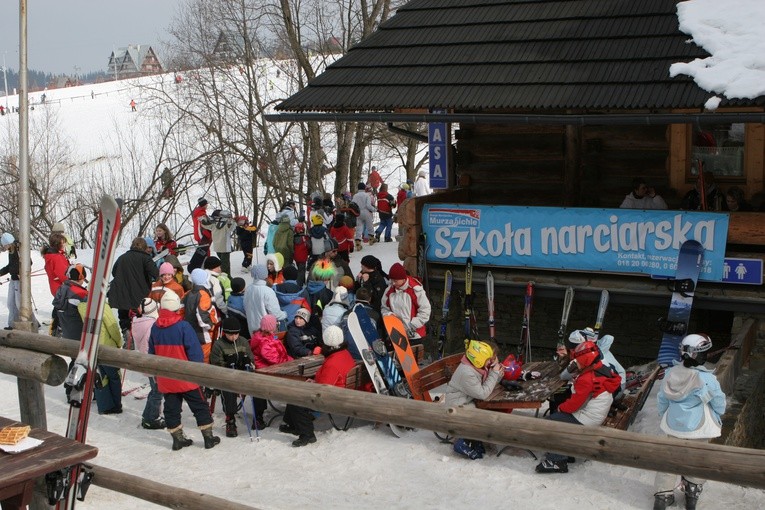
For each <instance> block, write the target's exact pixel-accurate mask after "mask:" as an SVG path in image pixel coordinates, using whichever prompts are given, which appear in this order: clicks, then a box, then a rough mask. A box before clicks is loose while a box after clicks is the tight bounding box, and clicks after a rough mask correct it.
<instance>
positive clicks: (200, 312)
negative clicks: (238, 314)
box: [181, 268, 220, 363]
mask: <svg viewBox="0 0 765 510" xmlns="http://www.w3.org/2000/svg"><path fill="white" fill-rule="evenodd" d="M191 283H193V284H194V286H193V287H192V288H191V290H190V291H188V292H187V293H186V295H185V296H183V300H182V301H181V302H182V303H183V314H184V315H183V318H184V320H185V321H186V322H188V323H189V324H190V325H191V328H192V329H193V330H194V333H196V335H197V339H198V340H199V345H201V346H202V352H203V354H204V360H205V363H207V362H208V360H209V358H210V348H211V347H212V341H213V339H214V338H215V337H216V334H215V333H216V331H217V327H218V325H219V324H220V316H219V315H218V310H217V308H216V307H215V302H214V301H213V295H212V292H211V291H210V288H209V285H210V283H209V276H208V274H207V271H205V270H204V269H200V268H196V269H194V270H193V271H192V272H191Z"/></svg>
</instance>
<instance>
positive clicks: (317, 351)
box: [313, 346, 321, 355]
mask: <svg viewBox="0 0 765 510" xmlns="http://www.w3.org/2000/svg"><path fill="white" fill-rule="evenodd" d="M313 353H314V355H316V354H321V347H318V346H316V347H314V348H313Z"/></svg>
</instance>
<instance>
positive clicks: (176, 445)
mask: <svg viewBox="0 0 765 510" xmlns="http://www.w3.org/2000/svg"><path fill="white" fill-rule="evenodd" d="M168 432H170V435H171V436H173V450H180V449H181V448H183V447H185V446H191V445H192V444H194V441H192V440H191V439H189V438H188V437H186V435H185V434H184V433H183V427H182V426H178V427H176V428H174V429H173V430H168Z"/></svg>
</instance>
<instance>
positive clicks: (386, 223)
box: [375, 214, 393, 241]
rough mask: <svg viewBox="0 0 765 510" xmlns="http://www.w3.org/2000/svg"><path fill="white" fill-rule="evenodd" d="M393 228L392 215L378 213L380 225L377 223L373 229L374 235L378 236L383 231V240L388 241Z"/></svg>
mask: <svg viewBox="0 0 765 510" xmlns="http://www.w3.org/2000/svg"><path fill="white" fill-rule="evenodd" d="M392 229H393V216H387V215H386V216H383V215H382V214H381V215H380V225H378V227H377V230H375V235H376V236H377V237H380V234H381V233H382V231H383V230H384V231H385V240H386V241H388V240H389V239H392V238H391V230H392Z"/></svg>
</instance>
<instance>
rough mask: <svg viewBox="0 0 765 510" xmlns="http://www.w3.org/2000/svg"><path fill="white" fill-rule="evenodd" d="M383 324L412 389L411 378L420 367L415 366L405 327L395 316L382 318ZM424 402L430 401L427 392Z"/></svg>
mask: <svg viewBox="0 0 765 510" xmlns="http://www.w3.org/2000/svg"><path fill="white" fill-rule="evenodd" d="M383 323H384V324H385V331H387V332H388V338H390V343H392V344H393V351H394V352H395V353H396V358H398V362H399V364H400V365H401V372H403V374H404V378H405V379H406V382H407V384H408V385H409V387H410V388H411V387H412V378H413V377H414V374H416V373H417V372H419V371H420V367H419V366H417V358H415V357H414V352H413V351H412V346H411V345H410V344H409V337H408V336H407V334H406V327H404V323H403V322H402V321H401V319H399V318H398V317H396V316H395V315H386V316H384V317H383ZM424 396H425V400H427V401H428V402H430V401H431V398H430V395H428V393H427V392H425V394H424Z"/></svg>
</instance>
